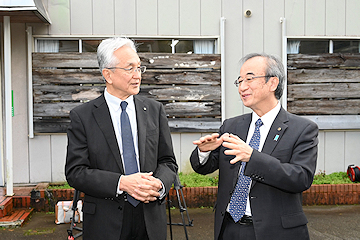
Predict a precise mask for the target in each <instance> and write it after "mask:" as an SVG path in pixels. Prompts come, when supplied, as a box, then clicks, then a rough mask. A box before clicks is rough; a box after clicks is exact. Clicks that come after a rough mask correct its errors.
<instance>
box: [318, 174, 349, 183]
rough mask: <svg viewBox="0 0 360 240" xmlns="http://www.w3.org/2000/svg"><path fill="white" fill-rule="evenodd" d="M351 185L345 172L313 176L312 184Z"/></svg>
mask: <svg viewBox="0 0 360 240" xmlns="http://www.w3.org/2000/svg"><path fill="white" fill-rule="evenodd" d="M346 183H353V182H352V181H351V180H350V179H349V177H348V175H347V174H346V172H334V173H331V174H325V172H321V171H320V172H319V173H317V174H316V175H315V176H314V181H313V184H346Z"/></svg>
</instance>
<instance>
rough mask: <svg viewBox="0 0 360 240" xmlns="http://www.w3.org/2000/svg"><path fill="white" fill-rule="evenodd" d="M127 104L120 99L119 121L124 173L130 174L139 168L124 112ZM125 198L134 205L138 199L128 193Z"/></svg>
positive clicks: (126, 115)
mask: <svg viewBox="0 0 360 240" xmlns="http://www.w3.org/2000/svg"><path fill="white" fill-rule="evenodd" d="M127 104H128V103H127V102H126V101H122V102H121V104H120V106H121V109H122V112H121V115H120V121H121V140H122V147H123V158H124V159H123V160H124V165H125V174H126V175H130V174H134V173H137V172H138V171H139V170H138V166H137V162H136V153H135V147H134V139H133V135H132V132H131V125H130V120H129V116H128V114H127V113H126V107H127ZM127 199H128V201H129V202H130V203H131V204H132V205H133V206H134V207H136V206H137V205H138V204H139V201H138V200H136V199H135V198H133V197H132V196H130V195H128V196H127Z"/></svg>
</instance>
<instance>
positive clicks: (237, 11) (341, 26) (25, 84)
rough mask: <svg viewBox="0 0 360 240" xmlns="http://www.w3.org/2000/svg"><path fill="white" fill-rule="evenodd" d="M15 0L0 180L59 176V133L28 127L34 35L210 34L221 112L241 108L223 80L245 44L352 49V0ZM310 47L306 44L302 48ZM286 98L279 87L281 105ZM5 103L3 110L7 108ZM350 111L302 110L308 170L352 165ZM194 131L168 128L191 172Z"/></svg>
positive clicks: (183, 37) (190, 37) (251, 47)
mask: <svg viewBox="0 0 360 240" xmlns="http://www.w3.org/2000/svg"><path fill="white" fill-rule="evenodd" d="M9 2H10V3H11V4H10V6H9ZM24 2H26V1H14V0H8V1H5V0H4V1H0V13H1V34H0V35H1V44H2V46H1V50H2V51H1V85H0V87H1V97H0V101H1V105H0V106H1V108H2V109H1V112H2V113H3V114H2V116H1V118H0V121H1V125H0V126H1V129H0V130H1V131H0V132H1V136H2V138H1V139H0V140H1V146H2V147H1V150H0V151H1V162H0V185H2V186H4V185H5V184H6V183H11V182H13V183H16V184H17V183H19V184H20V183H38V182H61V181H65V176H64V164H65V156H66V145H67V139H66V134H65V133H61V134H46V133H42V134H36V133H35V134H34V132H33V125H32V111H33V109H32V104H33V103H32V73H31V61H32V59H31V53H32V52H36V51H45V50H44V49H43V50H41V43H42V42H44V41H45V42H46V41H47V43H49V41H55V42H56V44H55V45H56V48H57V49H58V50H57V51H61V49H63V50H64V51H66V48H67V47H69V48H71V49H72V48H74V46H75V48H76V47H77V50H78V51H80V52H81V51H82V50H83V49H85V47H84V46H89V47H90V48H91V42H93V41H99V40H101V39H104V38H107V37H111V36H127V37H129V38H133V39H135V40H138V41H143V42H147V41H152V43H154V42H155V43H156V44H161V41H167V42H170V43H172V44H174V42H176V41H180V42H182V41H191V42H195V41H212V42H213V44H215V47H214V50H213V51H214V52H213V53H219V54H221V89H222V93H221V106H222V109H221V112H222V118H223V119H225V118H229V117H233V116H236V115H239V114H242V113H246V112H249V111H250V110H249V109H246V108H245V107H244V106H243V105H242V103H241V100H240V97H239V95H238V91H237V88H236V87H235V86H234V84H233V82H234V80H235V79H236V78H237V77H238V75H239V70H240V67H239V64H238V62H239V59H240V58H241V57H242V56H244V55H246V54H247V53H251V52H266V53H270V54H276V55H278V56H281V57H282V59H283V61H284V63H285V64H286V63H287V54H288V53H302V51H304V52H306V51H307V50H306V49H301V48H300V49H299V47H296V44H303V45H302V46H305V45H306V42H310V43H312V42H311V41H313V42H315V43H319V42H323V43H324V42H325V48H326V49H325V50H324V51H327V50H329V51H330V53H331V52H332V51H333V50H334V49H335V50H336V49H337V48H336V46H337V45H336V44H338V43H337V41H338V42H340V43H339V44H345V45H346V44H348V43H349V44H348V45H351V46H355V50H354V51H357V52H359V42H360V21H358V15H359V12H360V2H359V1H358V0H318V1H312V0H271V1H267V0H266V1H265V0H256V1H254V0H137V1H125V0H84V1H77V0H42V1H41V0H38V1H28V2H29V5H32V6H35V7H37V8H38V9H39V10H38V11H35V10H34V11H33V10H31V12H32V13H34V15H35V18H33V16H32V17H31V18H30V17H28V18H25V17H24V16H27V14H28V13H29V10H27V9H26V8H25V9H22V10H19V11H14V10H11V9H10V10H9V8H11V7H15V6H17V5H22V7H24ZM9 33H10V35H9ZM88 43H89V45H86V44H88ZM194 44H195V43H194ZM150 45H151V44H150ZM150 45H149V46H150ZM320 45H321V43H320ZM348 45H346V46H348ZM153 46H154V45H151V47H153ZM174 46H175V45H174ZM194 46H195V45H194ZM294 46H295V47H294ZM310 46H314V45H313V44H310ZM321 46H323V45H321ZM334 46H335V48H334ZM47 48H49V45H47ZM59 48H60V50H59ZM288 48H289V49H288ZM169 49H171V50H173V51H174V49H175V50H176V48H174V47H173V48H171V46H170V48H169ZM294 49H295V50H294ZM356 49H357V50H356ZM313 50H314V49H312V50H311V47H308V51H309V52H310V53H311V51H313ZM89 51H90V50H89ZM294 51H295V52H294ZM344 51H345V50H344ZM9 56H10V57H9ZM358 82H360V78H359V80H358ZM9 84H10V86H9ZM10 91H12V93H13V94H12V96H13V98H11V97H9V96H11V94H10ZM9 99H10V100H11V99H12V101H10V102H11V103H12V105H9ZM286 100H287V99H286V94H285V97H283V99H282V104H283V106H284V107H286V105H287V101H286ZM9 106H12V107H13V116H9V115H11V110H9ZM359 114H360V112H359V113H357V114H353V115H346V116H339V115H336V116H333V115H321V116H317V115H312V116H305V117H309V118H311V119H313V120H314V121H316V122H317V123H318V125H319V127H320V129H321V131H320V135H319V155H318V166H317V171H318V172H320V171H321V172H326V173H332V172H338V171H346V169H347V166H348V165H349V164H355V165H360V158H359V157H358V152H359V151H358V148H359V145H360V119H359V117H358V116H359ZM10 121H11V122H10ZM9 128H10V129H11V131H10V130H9ZM203 134H207V131H201V132H191V133H190V132H180V133H179V132H176V133H173V134H172V137H173V144H174V150H175V154H176V157H177V161H178V163H179V167H180V169H179V170H180V171H181V172H184V173H189V172H191V171H192V170H191V167H190V163H189V160H188V159H189V155H190V153H191V151H192V150H193V148H194V146H193V144H192V141H193V140H195V139H198V138H199V137H200V136H201V135H203ZM9 153H10V154H9ZM11 163H12V167H9V164H11ZM9 171H12V172H13V174H12V176H9ZM10 175H11V174H10ZM9 177H10V178H9Z"/></svg>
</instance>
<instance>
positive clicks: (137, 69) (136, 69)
mask: <svg viewBox="0 0 360 240" xmlns="http://www.w3.org/2000/svg"><path fill="white" fill-rule="evenodd" d="M106 69H110V70H111V69H122V70H125V71H128V72H129V73H130V74H134V72H139V73H145V72H146V66H140V67H131V68H121V67H109V68H106Z"/></svg>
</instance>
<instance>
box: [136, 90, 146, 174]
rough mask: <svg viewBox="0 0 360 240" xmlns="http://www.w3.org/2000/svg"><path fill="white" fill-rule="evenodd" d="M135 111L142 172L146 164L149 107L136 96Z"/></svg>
mask: <svg viewBox="0 0 360 240" xmlns="http://www.w3.org/2000/svg"><path fill="white" fill-rule="evenodd" d="M134 102H135V110H136V121H137V128H138V148H139V164H140V171H141V169H143V168H144V164H145V158H143V157H142V156H144V154H145V145H146V137H145V136H146V126H147V110H148V107H147V105H146V104H145V103H144V101H143V100H142V99H141V98H139V97H138V96H136V95H135V96H134Z"/></svg>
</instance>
